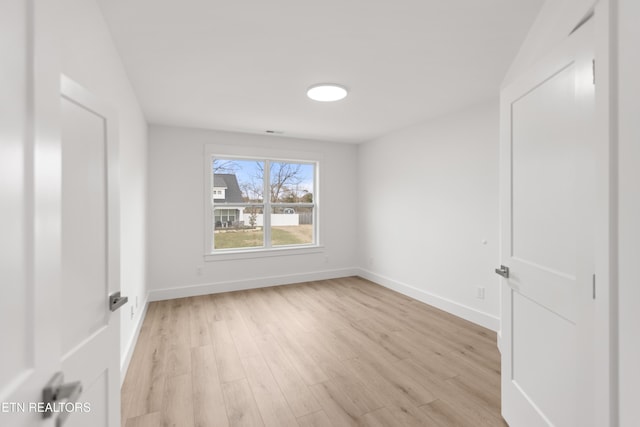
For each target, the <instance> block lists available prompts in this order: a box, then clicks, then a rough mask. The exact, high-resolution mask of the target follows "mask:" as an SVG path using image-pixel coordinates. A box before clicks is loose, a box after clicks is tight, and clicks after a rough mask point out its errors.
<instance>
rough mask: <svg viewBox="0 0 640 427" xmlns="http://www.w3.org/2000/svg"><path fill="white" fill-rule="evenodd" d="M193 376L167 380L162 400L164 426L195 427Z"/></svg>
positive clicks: (173, 377) (178, 376) (188, 375)
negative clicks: (192, 395) (192, 394)
mask: <svg viewBox="0 0 640 427" xmlns="http://www.w3.org/2000/svg"><path fill="white" fill-rule="evenodd" d="M191 391H192V386H191V375H190V374H184V375H177V376H172V377H170V378H167V380H166V382H165V387H164V396H163V399H162V410H161V417H162V424H161V425H162V426H167V427H174V426H175V427H178V426H179V427H193V425H194V424H193V400H192V397H191Z"/></svg>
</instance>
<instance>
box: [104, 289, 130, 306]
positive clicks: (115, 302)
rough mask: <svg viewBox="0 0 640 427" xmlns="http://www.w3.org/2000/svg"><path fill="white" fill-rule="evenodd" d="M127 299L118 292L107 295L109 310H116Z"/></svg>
mask: <svg viewBox="0 0 640 427" xmlns="http://www.w3.org/2000/svg"><path fill="white" fill-rule="evenodd" d="M127 301H129V297H122V296H120V292H119V291H118V292H116V293H113V294H111V295H109V310H111V311H116V310H117V309H119V308H120V307H122V306H123V305H125V304H126V303H127Z"/></svg>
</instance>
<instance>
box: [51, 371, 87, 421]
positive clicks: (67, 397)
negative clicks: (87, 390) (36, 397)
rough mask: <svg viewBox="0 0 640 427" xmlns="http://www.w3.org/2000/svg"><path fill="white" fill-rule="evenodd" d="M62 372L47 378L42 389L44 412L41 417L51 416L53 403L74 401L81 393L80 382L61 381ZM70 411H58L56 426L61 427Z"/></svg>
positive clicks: (62, 377) (62, 378)
mask: <svg viewBox="0 0 640 427" xmlns="http://www.w3.org/2000/svg"><path fill="white" fill-rule="evenodd" d="M63 381H64V374H63V373H62V372H56V373H55V374H54V375H53V377H52V378H51V379H50V380H49V382H48V383H47V385H46V386H45V387H44V388H43V389H42V403H44V412H43V413H42V418H51V416H52V415H53V413H54V408H53V405H54V404H55V403H60V402H62V401H65V402H69V403H75V402H76V401H77V400H78V397H80V393H82V383H81V382H80V381H75V382H71V383H63ZM69 414H70V412H66V411H63V412H60V415H58V418H56V427H61V426H62V424H64V422H65V421H66V420H67V418H68V417H69Z"/></svg>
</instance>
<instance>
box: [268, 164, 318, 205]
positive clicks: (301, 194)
mask: <svg viewBox="0 0 640 427" xmlns="http://www.w3.org/2000/svg"><path fill="white" fill-rule="evenodd" d="M313 169H314V166H313V164H308V163H286V162H271V173H270V175H271V176H270V178H271V181H270V183H269V185H270V191H271V195H270V197H271V203H311V202H313V189H314V185H313V179H314V176H315V174H314V170H313Z"/></svg>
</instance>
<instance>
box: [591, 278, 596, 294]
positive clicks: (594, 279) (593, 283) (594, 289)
mask: <svg viewBox="0 0 640 427" xmlns="http://www.w3.org/2000/svg"><path fill="white" fill-rule="evenodd" d="M591 277H592V280H591V283H592V286H593V299H596V275H595V274H594V275H593V276H591Z"/></svg>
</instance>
